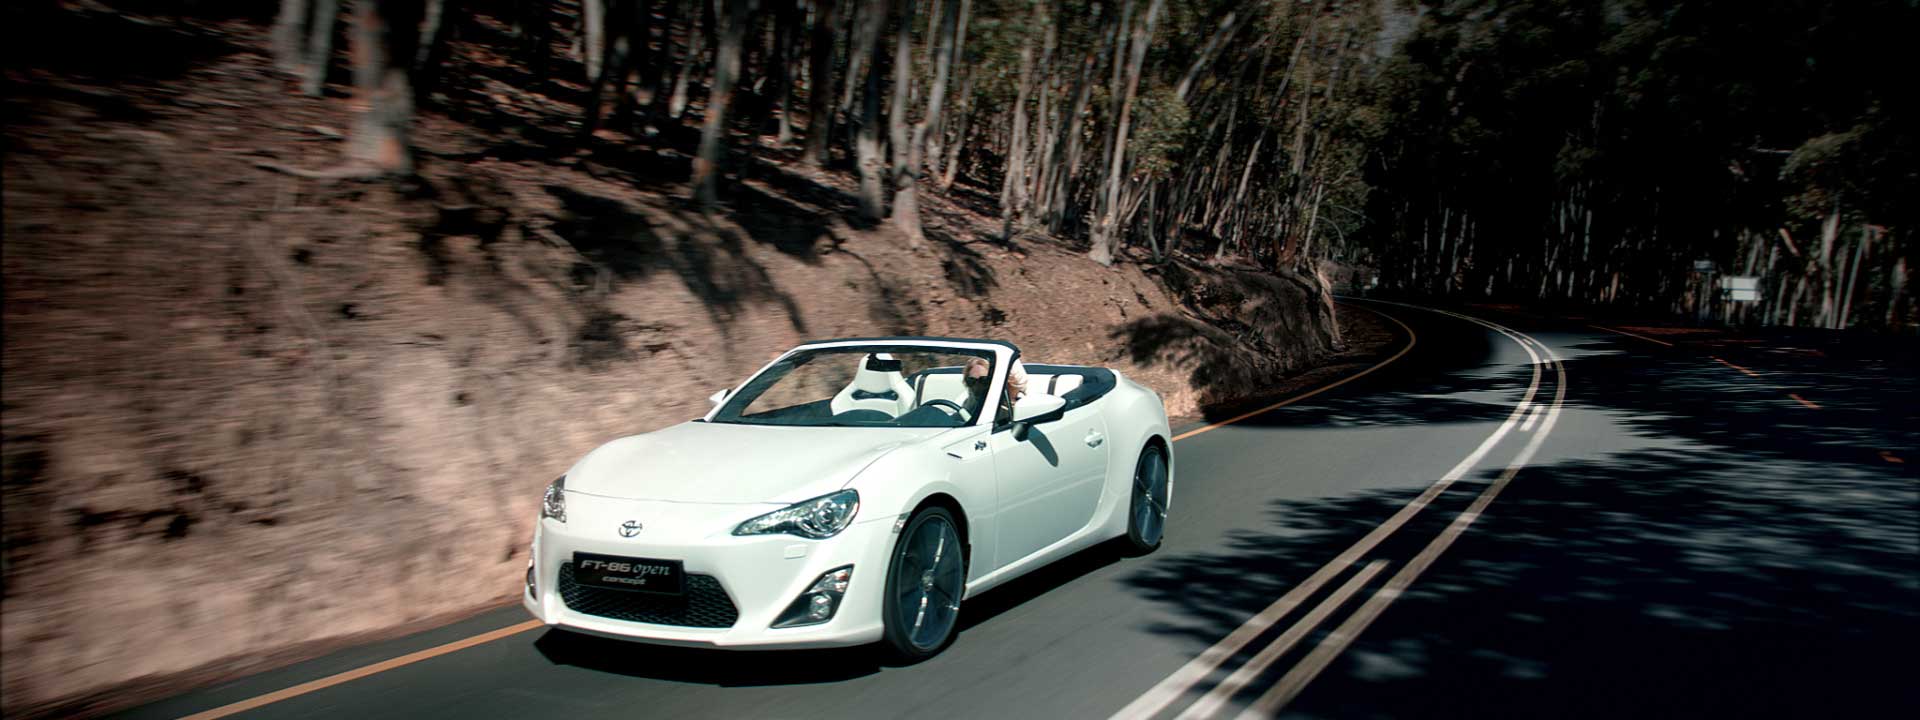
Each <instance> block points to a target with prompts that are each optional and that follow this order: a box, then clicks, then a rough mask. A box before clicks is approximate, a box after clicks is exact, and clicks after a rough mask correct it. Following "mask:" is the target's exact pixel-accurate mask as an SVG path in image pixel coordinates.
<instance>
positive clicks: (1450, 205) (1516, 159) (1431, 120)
mask: <svg viewBox="0 0 1920 720" xmlns="http://www.w3.org/2000/svg"><path fill="white" fill-rule="evenodd" d="M1917 13H1920V11H1917V10H1916V7H1915V4H1914V3H1911V2H1906V1H1904V0H1866V1H1862V2H1847V3H1834V4H1826V3H1806V2H1792V3H1749V2H1725V1H1723V2H1692V3H1678V4H1676V3H1659V2H1642V1H1639V0H1606V1H1605V2H1592V3H1589V2H1567V1H1564V0H1559V1H1542V2H1525V3H1517V2H1500V1H1493V0H1459V1H1455V2H1429V3H1406V2H1395V1H1393V0H1269V1H1263V2H1245V1H1242V0H1199V1H1194V2H1172V3H1169V2H1166V0H1117V1H1113V0H1107V1H1102V0H711V1H710V2H709V1H704V0H685V1H681V0H584V1H583V2H581V3H579V4H578V6H577V7H575V6H574V5H573V4H571V3H545V2H507V1H506V0H472V1H471V2H466V3H463V2H459V1H458V0H417V1H414V2H406V1H402V0H382V1H380V2H373V1H371V0H369V1H367V2H350V3H346V4H344V5H343V4H342V3H341V2H339V0H282V3H281V5H280V12H279V15H278V17H277V19H276V20H275V23H274V29H273V37H274V39H275V51H276V55H277V57H278V60H279V63H280V65H281V67H282V68H283V69H285V70H286V71H287V72H288V73H290V74H293V75H294V76H297V77H300V78H303V81H302V82H300V83H299V85H300V87H301V88H302V89H303V90H304V91H305V92H307V93H309V94H317V93H318V92H319V88H320V86H321V83H322V81H323V79H324V76H325V74H326V73H327V72H329V66H330V64H331V63H332V61H333V59H334V57H335V56H336V55H337V54H340V53H338V51H337V49H336V48H335V40H334V36H335V34H336V23H339V24H340V26H341V27H343V28H344V31H343V32H342V34H343V35H344V36H345V38H346V43H347V45H349V46H351V48H352V50H351V52H350V53H346V55H349V56H350V57H351V60H350V62H351V65H352V73H353V78H354V81H353V82H354V87H355V88H356V89H355V92H356V94H357V98H358V102H359V103H361V107H363V108H365V110H364V112H363V113H361V115H360V121H359V122H358V123H357V124H356V126H355V127H354V128H353V132H352V139H351V142H350V143H349V144H348V147H347V150H346V157H345V158H343V160H342V164H341V166H340V167H337V168H329V169H325V170H319V171H315V170H305V171H302V172H307V173H313V172H320V173H325V174H335V175H342V176H364V175H380V174H391V173H405V172H407V171H408V169H409V162H410V159H409V156H408V153H407V151H406V145H407V143H406V132H407V126H408V122H409V118H410V116H411V114H412V113H413V112H415V111H416V108H420V107H431V106H432V104H433V102H434V100H433V99H434V98H435V97H436V94H435V89H436V86H437V85H439V84H442V83H446V82H448V81H449V78H447V77H446V76H445V74H444V72H443V69H444V66H445V64H446V63H445V50H444V49H445V47H446V45H447V42H448V39H449V38H450V37H454V36H458V35H462V34H470V35H478V34H481V33H482V32H484V31H485V29H483V28H482V27H480V26H482V25H486V24H489V23H496V22H497V23H504V24H506V25H508V27H504V28H493V29H492V30H493V31H495V34H498V35H500V36H501V37H505V38H510V39H512V42H511V43H510V44H511V45H513V46H512V47H507V48H502V50H503V52H507V53H509V54H511V55H513V56H515V57H517V59H518V61H519V62H522V63H524V65H525V67H527V68H528V69H529V71H530V74H529V75H528V76H527V82H529V83H567V84H577V85H578V86H581V87H582V88H584V97H585V99H584V101H583V103H582V107H580V109H579V110H578V112H577V115H576V116H575V117H574V118H573V119H572V121H571V122H569V123H568V127H566V128H554V129H551V130H554V131H555V132H554V133H552V135H551V136H552V137H553V138H555V141H556V142H557V143H565V144H569V145H571V146H572V147H585V146H591V145H606V144H611V145H626V144H655V145H662V146H675V145H678V146H683V147H684V148H685V149H686V150H687V155H689V156H690V160H691V172H690V177H689V179H688V181H687V188H686V193H687V196H688V198H689V200H690V201H692V202H696V203H700V204H702V205H711V204H713V203H724V202H725V199H726V197H727V195H728V187H727V185H728V178H729V177H733V176H735V175H737V174H739V173H742V172H749V173H750V172H751V167H752V164H753V163H755V162H796V163H801V164H804V165H810V166H818V167H825V168H830V169H833V170H836V171H844V172H849V173H852V174H854V175H856V176H857V177H858V187H859V191H858V205H859V214H860V216H861V218H860V219H862V220H864V221H866V222H868V223H882V222H884V223H891V224H893V225H895V226H897V227H898V228H899V229H900V230H901V231H902V232H903V233H904V234H905V235H906V236H907V238H908V239H909V242H919V241H920V239H921V234H920V218H919V212H920V211H919V205H920V204H919V201H918V198H919V197H920V195H921V194H922V193H956V192H971V193H977V194H980V195H981V196H982V197H983V199H985V200H987V201H989V202H991V204H992V208H993V210H994V211H995V212H997V214H998V216H999V217H1000V218H1001V225H1002V231H1001V233H1002V239H1003V240H1012V239H1013V238H1016V237H1018V236H1019V235H1020V234H1022V233H1029V232H1047V233H1052V234H1054V235H1057V236H1062V237H1069V238H1075V239H1077V240H1078V241H1080V242H1082V243H1084V245H1085V247H1087V248H1088V250H1087V254H1088V256H1089V257H1091V258H1092V259H1093V260H1095V261H1097V262H1100V263H1103V264H1107V263H1111V262H1113V261H1114V259H1115V258H1116V257H1117V256H1119V255H1121V254H1122V253H1123V252H1124V251H1127V250H1129V249H1131V250H1132V251H1134V252H1137V253H1138V254H1139V255H1140V256H1141V257H1142V258H1143V260H1144V261H1146V262H1156V261H1159V260H1161V259H1163V258H1165V257H1167V256H1169V255H1173V254H1180V255H1186V256H1194V257H1202V258H1208V259H1212V260H1214V261H1217V262H1239V263H1246V264H1250V265H1254V266H1258V267H1261V268H1265V269H1268V270H1271V271H1273V272H1276V273H1281V274H1289V275H1297V276H1314V275H1316V273H1317V272H1324V271H1326V270H1327V269H1329V268H1331V269H1333V270H1334V272H1333V273H1332V274H1333V275H1341V274H1342V273H1352V274H1353V275H1352V277H1353V278H1354V279H1356V280H1359V281H1361V282H1363V283H1364V286H1374V287H1377V288H1378V289H1381V290H1384V291H1389V292H1401V293H1408V294H1421V295H1439V296H1457V297H1463V298H1504V299H1509V300H1524V301H1549V302H1557V303H1567V304H1610V305H1620V306H1625V307H1631V308H1637V309H1651V310H1658V311H1671V312H1682V311H1684V312H1688V313H1700V314H1706V313H1707V311H1709V310H1711V311H1712V314H1714V315H1723V316H1725V317H1726V319H1729V320H1737V321H1740V322H1750V323H1769V324H1782V325H1795V326H1816V327H1828V328H1840V327H1856V326H1861V327H1876V328H1887V329H1911V328H1912V327H1913V326H1914V308H1913V303H1912V299H1911V295H1912V291H1911V289H1910V288H1911V285H1912V283H1911V282H1909V276H1910V275H1911V273H1912V271H1913V267H1914V265H1915V260H1916V259H1915V258H1913V257H1912V255H1913V245H1914V243H1913V241H1912V239H1911V236H1912V232H1913V230H1912V228H1913V224H1914V223H1913V220H1914V218H1913V215H1912V213H1913V209H1912V203H1911V199H1912V198H1914V197H1920V181H1917V180H1916V177H1917V175H1916V158H1915V147H1914V140H1913V137H1912V133H1911V128H1912V127H1913V124H1912V116H1913V112H1914V110H1913V107H1912V105H1913V99H1914V93H1913V92H1912V90H1911V87H1910V84H1909V82H1908V81H1907V80H1905V79H1903V78H1902V77H1901V73H1899V72H1897V71H1895V68H1898V67H1902V66H1903V65H1904V63H1903V62H1902V60H1903V51H1902V50H1901V49H1900V48H1901V47H1903V40H1902V39H1903V38H1905V37H1907V36H1908V35H1910V33H1911V32H1912V31H1913V30H1915V29H1916V28H1915V16H1916V14H1917ZM556 48H557V50H556ZM552 57H571V58H577V59H578V62H577V63H558V62H553V61H552V60H551V58H552ZM956 187H959V188H960V189H959V190H956ZM1701 261H1705V262H1701ZM1321 263H1327V264H1326V265H1322V264H1321ZM1696 267H1698V268H1700V269H1698V270H1697V269H1696ZM1708 267H1711V270H1710V271H1707V272H1710V273H1711V274H1712V275H1715V276H1717V275H1732V276H1757V277H1759V278H1761V283H1760V287H1761V290H1762V292H1763V295H1764V297H1763V298H1762V300H1761V301H1759V302H1743V303H1738V304H1737V305H1736V304H1734V303H1722V302H1720V298H1721V296H1720V295H1719V294H1717V293H1715V292H1714V291H1713V288H1712V285H1711V283H1710V282H1708V280H1710V278H1709V277H1707V272H1703V271H1705V270H1706V268H1708Z"/></svg>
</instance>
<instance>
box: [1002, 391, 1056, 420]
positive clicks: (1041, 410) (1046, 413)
mask: <svg viewBox="0 0 1920 720" xmlns="http://www.w3.org/2000/svg"><path fill="white" fill-rule="evenodd" d="M1066 407H1067V401H1066V400H1063V399H1061V398H1059V397H1057V396H1054V395H1028V396H1026V397H1024V398H1021V399H1020V402H1017V403H1014V404H1013V421H1014V422H1023V423H1026V424H1028V425H1038V424H1040V423H1043V422H1049V421H1052V420H1059V419H1060V415H1061V414H1062V412H1061V411H1063V410H1065V409H1066Z"/></svg>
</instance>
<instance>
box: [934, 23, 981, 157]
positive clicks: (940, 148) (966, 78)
mask: <svg viewBox="0 0 1920 720" xmlns="http://www.w3.org/2000/svg"><path fill="white" fill-rule="evenodd" d="M972 17H973V0H960V16H959V20H958V22H957V24H955V25H954V29H953V48H952V49H951V50H949V51H948V62H950V63H952V64H954V65H959V66H960V75H961V79H960V96H961V97H960V107H959V108H956V109H957V110H958V111H959V112H960V113H965V112H966V108H967V105H968V99H969V98H968V97H967V94H968V93H969V92H971V91H972V90H973V84H972V83H973V73H972V71H971V70H970V68H969V67H968V65H967V62H966V59H965V56H966V52H967V22H968V21H969V20H970V19H971V18H972ZM963 122H964V120H963ZM930 127H932V128H933V130H932V132H931V133H930V134H928V136H927V148H926V151H927V177H932V178H944V177H945V174H944V173H943V172H942V171H941V169H942V167H943V166H944V164H943V163H942V162H941V161H942V160H943V159H945V157H946V152H945V149H946V136H947V128H946V127H944V126H942V125H937V124H936V125H931V126H930ZM952 184H953V183H952V182H943V183H941V184H940V189H941V190H945V189H947V186H949V185H952Z"/></svg>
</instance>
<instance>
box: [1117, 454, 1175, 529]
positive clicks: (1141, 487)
mask: <svg viewBox="0 0 1920 720" xmlns="http://www.w3.org/2000/svg"><path fill="white" fill-rule="evenodd" d="M1172 482H1173V480H1172V478H1171V477H1170V476H1169V475H1168V473H1167V451H1166V450H1165V449H1163V448H1161V447H1160V446H1159V445H1148V446H1147V448H1146V449H1145V450H1142V451H1140V462H1138V463H1136V464H1135V465H1134V468H1133V503H1132V506H1131V507H1130V508H1129V511H1128V513H1127V544H1128V545H1130V546H1132V548H1133V551H1134V552H1136V553H1139V554H1142V555H1144V554H1147V553H1150V552H1153V551H1154V550H1157V549H1159V547H1160V538H1161V536H1162V535H1164V534H1166V528H1167V497H1168V495H1169V494H1170V493H1171V492H1172V487H1171V485H1172Z"/></svg>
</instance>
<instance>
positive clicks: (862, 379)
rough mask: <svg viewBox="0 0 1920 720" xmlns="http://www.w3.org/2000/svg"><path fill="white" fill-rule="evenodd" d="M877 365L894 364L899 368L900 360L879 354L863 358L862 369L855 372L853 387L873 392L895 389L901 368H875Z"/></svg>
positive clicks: (885, 391) (886, 391)
mask: <svg viewBox="0 0 1920 720" xmlns="http://www.w3.org/2000/svg"><path fill="white" fill-rule="evenodd" d="M876 361H877V362H876ZM875 365H879V366H881V367H886V366H888V365H892V366H893V367H894V368H898V367H899V365H900V361H899V360H894V359H892V358H882V357H880V356H879V355H868V356H867V357H866V358H865V359H863V360H861V362H860V369H858V370H855V371H854V372H853V383H852V386H853V389H855V390H860V391H863V392H867V393H873V394H879V393H888V392H891V391H892V390H893V381H894V379H895V378H898V377H899V376H900V373H899V370H897V369H895V370H893V371H891V372H889V371H886V370H878V369H875V367H874V366H875Z"/></svg>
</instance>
